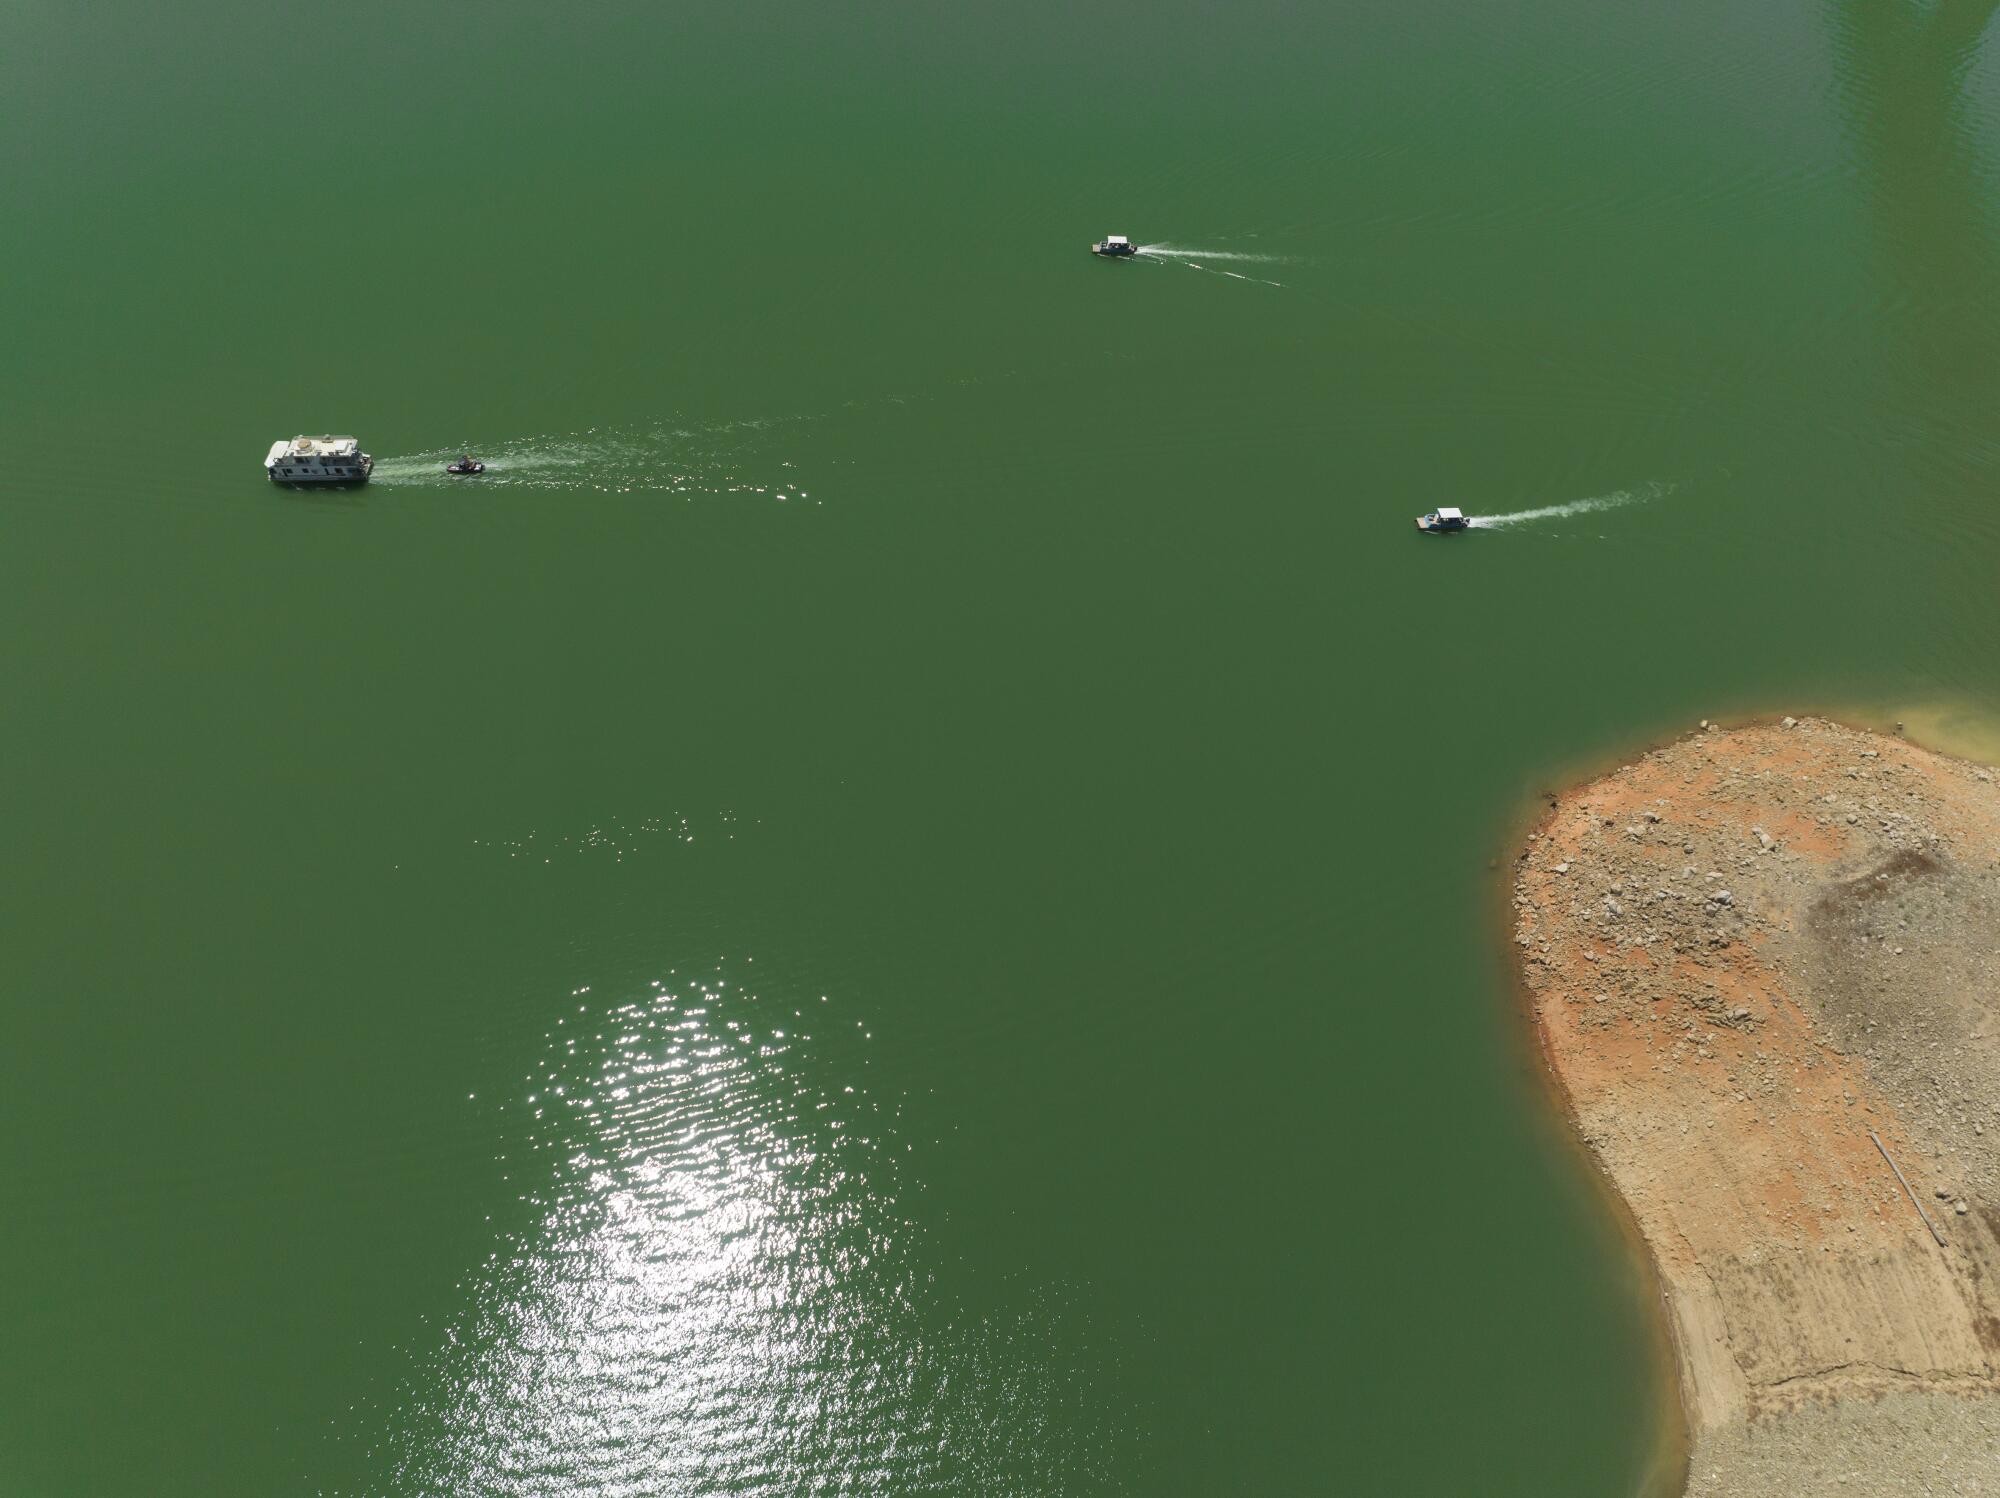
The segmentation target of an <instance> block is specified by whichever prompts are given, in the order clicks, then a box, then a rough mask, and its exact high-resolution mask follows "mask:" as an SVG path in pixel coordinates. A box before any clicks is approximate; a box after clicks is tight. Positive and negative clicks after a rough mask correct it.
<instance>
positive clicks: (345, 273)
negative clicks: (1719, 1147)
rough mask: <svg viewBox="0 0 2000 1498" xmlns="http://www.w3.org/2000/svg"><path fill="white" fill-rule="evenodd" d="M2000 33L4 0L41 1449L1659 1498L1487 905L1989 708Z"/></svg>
mask: <svg viewBox="0 0 2000 1498" xmlns="http://www.w3.org/2000/svg"><path fill="white" fill-rule="evenodd" d="M1993 9H1994V5H1993V3H1992V0H1982V3H1978V4H1958V3H1953V0H1934V3H1932V4H1931V5H1929V6H1928V7H1925V6H1917V5H1909V4H1901V3H1897V4H1888V3H1873V0H1821V3H1816V4H1778V5H1769V6H1761V7H1747V8H1746V7H1744V6H1741V5H1733V4H1724V3H1721V0H1695V3H1694V4H1692V5H1683V6H1673V7H1660V6H1645V5H1637V4H1622V5H1613V6H1609V7H1607V6H1605V5H1602V4H1585V3H1583V0H1547V3H1537V4H1531V5H1528V6H1524V7H1512V8H1500V9H1496V8H1494V7H1492V6H1490V5H1475V4H1451V3H1446V4H1430V5H1415V6H1412V5H1409V4H1391V3H1387V0H1380V3H1377V0H1361V3H1359V4H1354V5H1343V6H1338V7H1335V6H1325V7H1320V8H1318V9H1316V10H1315V9H1310V8H1308V9H1304V10H1302V9H1301V8H1299V7H1298V6H1295V5H1278V4H1270V3H1265V0H1250V3H1247V4H1236V5H1226V6H1225V5H1219V4H1218V5H1170V6H1165V7H1162V6H1159V5H1146V6H1141V5H1136V4H1130V3H1122V0H1113V3H1111V4H1108V5H1094V6H1089V7H1076V6H1072V5H1058V4H1052V3H1045V0H1027V3H1015V4H1009V5H1005V6H1000V5H986V6H974V7H971V8H967V7H962V6H961V7H945V8H938V7H934V6H918V5H914V4H900V3H893V0H892V3H876V4H868V5H863V6H860V7H831V8H829V7H826V6H814V5H805V4H799V3H795V0H748V3H743V4H733V5H728V6H723V5H702V4H696V5H660V4H638V3H610V4H604V5H595V6H589V7H580V8H578V7H572V8H568V9H564V8H551V7H548V6H542V5H532V6H531V5H525V4H518V3H513V0H500V3H496V4H493V5H489V6H486V7H483V8H481V9H479V10H477V11H472V10H465V9H459V8H454V9H449V10H447V9H445V8H442V7H409V6H402V5H388V4H370V3H360V4H349V5H336V6H332V7H315V8H310V9H305V8H299V7H287V6H279V7H271V6H251V5H248V4H232V3H228V0H202V3H198V4H197V5H196V6H194V7H192V8H188V7H164V8H161V7H150V8H149V7H139V6H134V5H111V6H95V7H90V6H86V7H76V6H61V5H56V4H53V3H50V0H25V3H18V4H16V5H14V6H12V7H9V8H8V9H7V11H6V13H5V14H4V16H0V97H4V98H5V99H6V101H7V103H6V106H5V128H4V130H0V185H4V188H5V192H6V198H7V203H8V208H7V211H6V213H5V214H4V216H0V265H4V268H5V270H6V273H7V274H6V281H7V286H8V292H9V295H8V296H7V299H6V311H5V320H4V324H0V333H4V336H3V337H0V441H4V442H5V445H6V453H7V457H6V461H5V465H4V469H3V470H0V472H4V478H0V516H4V520H5V525H6V530H7V537H6V544H5V545H4V546H3V547H0V609H4V611H5V623H6V626H7V637H8V639H9V641H10V646H11V648H9V649H8V650H7V651H5V652H4V654H0V687H4V691H5V701H6V703H7V708H8V710H7V712H6V714H5V718H4V728H0V734H4V747H5V750H6V760H7V763H8V766H9V769H10V772H11V773H10V774H9V776H8V779H7V791H6V805H5V813H6V826H7V829H8V833H9V837H8V850H9V857H8V859H7V871H8V872H7V880H8V884H7V889H6V898H5V900H4V903H0V954H4V955H0V976H4V1004H0V1025H4V1030H0V1068H4V1071H0V1201H4V1203H5V1209H6V1210H5V1220H6V1231H5V1232H4V1234H0V1328H4V1336H3V1337H0V1345H4V1347H5V1352H4V1355H0V1488H4V1489H5V1490H6V1491H7V1492H8V1493H18V1494H25V1495H30V1498H69V1495H79V1498H81V1495H91V1498H97V1495H104V1494H119V1493H146V1494H155V1495H204V1498H208V1495H216V1494H244V1495H273V1494H299V1495H306V1494H366V1495H403V1494H495V1495H522V1498H525V1495H555V1494H599V1493H604V1494H631V1495H640V1494H660V1493H676V1494H679V1493H687V1494H706V1493H797V1492H823V1493H843V1492H854V1493H859V1492H870V1493H879V1492H951V1493H968V1492H986V1493H1022V1494H1039V1493H1057V1492H1065V1493H1098V1492H1121V1491H1122V1492H1132V1493H1147V1494H1153V1493H1187V1494H1217V1493H1394V1494H1403V1495H1410V1494H1439V1495H1460V1494H1465V1493H1470V1492H1478V1493H1482V1494H1521V1495H1535V1498H1551V1495H1591V1498H1597V1495H1604V1494H1620V1493H1631V1492H1634V1491H1637V1490H1638V1489H1639V1488H1640V1487H1641V1485H1642V1484H1643V1482H1644V1480H1645V1473H1646V1471H1647V1468H1648V1464H1649V1462H1650V1461H1651V1460H1652V1458H1653V1455H1654V1452H1655V1449H1656V1444H1657V1442H1658V1439H1659V1437H1660V1433H1661V1431H1660V1425H1661V1422H1660V1420H1659V1418H1658V1413H1657V1412H1658V1410H1659V1409H1660V1401H1661V1396H1662V1392H1663V1391H1662V1389H1661V1387H1660V1384H1659V1381H1658V1377H1657V1373H1656V1367H1655V1364H1654V1363H1653V1361H1652V1360H1651V1342H1650V1333H1649V1330H1648V1322H1647V1318H1646V1307H1645V1299H1644V1297H1645V1293H1646V1292H1645V1289H1644V1286H1643V1284H1642V1283H1640V1281H1639V1278H1638V1276H1637V1274H1636V1273H1635V1271H1634V1269H1633V1268H1632V1266H1631V1264H1630V1261H1629V1258H1628V1256H1627V1255H1626V1254H1625V1252H1624V1250H1623V1248H1622V1246H1621V1244H1620V1241H1619V1238H1618V1236H1617V1233H1616V1231H1615V1229H1614V1227H1613V1226H1612V1223H1611V1220H1610V1219H1609V1217H1608V1216H1607V1214H1606V1213H1605V1212H1604V1211H1603V1210H1602V1203H1601V1202H1600V1200H1599V1199H1598V1197H1597V1196H1596V1195H1595V1193H1594V1189H1593V1188H1592V1186H1591V1185H1590V1183H1589V1181H1588V1179H1587V1178H1586V1177H1585V1176H1584V1175H1583V1173H1582V1172H1580V1171H1579V1170H1578V1169H1577V1164H1576V1160H1575V1159H1574V1157H1573V1156H1572V1155H1570V1154H1568V1153H1566V1152H1565V1151H1563V1150H1562V1149H1561V1148H1559V1147H1558V1139H1559V1136H1558V1134H1557V1133H1556V1132H1555V1131H1554V1130H1553V1129H1551V1128H1550V1127H1549V1125H1548V1122H1547V1120H1546V1118H1545V1117H1544V1116H1543V1115H1542V1114H1541V1113H1540V1111H1539V1109H1538V1104H1539V1097H1538V1094H1537V1092H1536V1090H1535V1088H1534V1086H1533V1084H1532V1079H1531V1077H1530V1076H1529V1075H1528V1074H1527V1073H1526V1072H1525V1071H1524V1069H1523V1068H1522V1066H1521V1057H1522V1051H1521V1048H1520V1046H1519V1045H1518V1043H1517V1041H1516V1039H1515V1038H1514V1036H1513V1034H1512V1030H1511V1011H1510V1007H1509V1005H1510V988H1509V977H1508V973H1507V969H1506V967H1505V964H1504V962H1503V961H1502V959H1501V955H1500V954H1501V944H1500V942H1499V940H1498V934H1497V931H1496V922H1495V910H1496V907H1497V895H1496V890H1495V887H1494V881H1495V880H1496V879H1497V878H1498V877H1499V876H1498V875H1496V874H1495V873H1494V872H1492V871H1490V869H1489V863H1488V860H1489V859H1490V858H1492V857H1493V856H1494V855H1496V854H1497V853H1500V852H1502V851H1503V844H1504V840H1505V838H1506V837H1507V835H1508V830H1509V828H1510V826H1512V825H1514V821H1515V819H1516V818H1517V817H1518V815H1519V813H1520V810H1521V808H1522V807H1523V806H1524V805H1526V804H1527V803H1528V801H1529V799H1530V798H1531V797H1532V795H1533V793H1534V792H1535V791H1536V790H1537V789H1539V788H1540V787H1542V786H1544V785H1547V784H1549V783H1551V781H1552V780H1553V779H1556V778H1559V777H1561V776H1563V775H1564V774H1567V773H1569V772H1570V771H1571V770H1573V769H1574V768H1576V767H1578V766H1582V765H1586V764H1590V763H1594V762H1599V761H1601V760H1602V759H1603V758H1604V757H1606V756H1610V755H1614V754H1617V753H1620V752H1623V751H1625V750H1627V749H1629V748H1630V747H1632V746H1634V745H1635V744H1638V743H1640V742H1643V741H1644V740H1645V739H1647V738H1648V737H1650V736H1653V735H1655V734H1658V733H1661V732H1665V731H1672V730H1675V729H1678V728H1680V727H1682V726H1685V725H1687V724H1689V723H1691V722H1692V721H1693V720H1694V719H1696V718H1698V717H1703V716H1713V715H1721V714H1727V713H1731V712H1737V711H1750V710H1762V709H1775V710H1779V711H1799V710H1802V709H1805V708H1810V707H1829V706H1831V707H1847V708H1849V709H1851V710H1856V711H1860V710H1862V709H1864V708H1865V709H1866V710H1868V711H1877V712H1880V713H1881V714H1882V715H1884V716H1890V715H1899V716H1900V715H1911V716H1913V715H1914V714H1915V713H1916V712H1917V711H1919V710H1922V711H1926V712H1942V713H1950V714H1955V715H1959V716H1960V717H1965V716H1967V715H1970V716H1972V717H1977V716H1978V715H1980V714H1983V713H1985V712H1986V711H1987V710H1988V709H1989V708H1991V707H1993V706H1994V705H1995V704H1996V702H2000V652H1996V650H1995V645H1996V643H2000V642H1996V639H1995V623H1994V612H1993V584H1994V579H1995V577H1996V571H1997V570H2000V520H1996V515H1995V509H1994V504H1993V486H1994V479H1995V476H1996V475H1995V469H1996V466H1997V465H2000V390H1996V385H2000V271H1996V264H2000V262H1996V259H1995V255H1994V245H1993V228H1994V225H1993V207H1994V202H1993V187H1994V178H1993V167H1994V162H1995V161H1996V159H2000V157H1996V155H1995V150H1996V147H2000V141H1996V139H1995V136H1996V127H1997V126H2000V121H1996V115H1995V103H1996V98H2000V93H1996V90H2000V75H1996V72H1995V68H1996V64H1995V62H1994V60H1993V58H1992V55H1991V53H1990V52H1989V51H1983V50H1982V42H1983V34H1984V32H1985V29H1986V26H1987V21H1988V17H1989V15H1990V13H1991V12H1992V10H1993ZM1106 232H1124V233H1129V234H1130V235H1132V236H1133V237H1134V238H1135V239H1137V240H1139V241H1141V242H1142V243H1146V244H1149V245H1155V246H1161V245H1164V246H1172V247H1175V248H1173V249H1170V250H1159V251H1156V252H1154V253H1151V254H1148V255H1146V256H1142V257H1140V258H1139V259H1138V260H1137V261H1135V262H1133V263H1127V264H1108V263H1103V262H1098V261H1094V260H1092V259H1090V258H1089V257H1088V256H1086V255H1085V254H1084V253H1083V249H1084V246H1085V244H1086V243H1087V242H1088V241H1089V240H1091V239H1093V238H1096V237H1098V236H1100V235H1102V234H1104V233H1106ZM300 431H306V432H318V431H337V432H349V431H351V432H355V433H357V434H359V435H360V436H361V437H362V438H363V440H364V444H365V445H366V446H367V447H368V448H369V449H370V450H372V451H373V452H374V453H375V454H376V455H377V459H378V464H379V467H378V474H377V481H376V482H375V483H374V484H373V485H372V486H370V487H369V488H368V489H367V490H366V491H364V492H360V493H356V494H344V495H335V494H328V495H317V496H299V495H286V494H282V493H279V492H277V491H274V490H272V489H271V488H270V487H269V486H268V485H266V484H265V482H264V480H263V478H262V474H261V471H260V468H259V466H258V464H259V460H260V458H261V456H262V454H263V452H264V449H265V448H266V446H267V445H268V444H269V443H270V442H271V441H272V440H273V439H274V438H276V437H280V436H288V435H290V434H292V433H295V432H300ZM465 450H471V451H474V452H477V453H479V454H480V455H482V456H484V457H486V458H487V459H488V460H489V461H490V462H491V464H492V471H491V473H489V475H488V476H487V477H486V478H485V479H483V480H480V481H477V482H473V483H450V482H447V481H445V480H444V479H443V478H442V476H441V475H440V474H439V473H438V472H437V469H438V467H439V465H440V464H441V463H442V462H443V461H444V460H445V459H446V458H448V457H450V456H455V455H456V454H457V453H459V452H461V451H465ZM1589 501H1595V502H1596V503H1586V502H1589ZM1438 503H1447V504H1451V503H1456V504H1459V505H1461V506H1462V507H1463V508H1465V509H1466V510H1467V511H1469V512H1471V513H1473V514H1475V515H1478V516H1482V517H1495V516H1500V515H1505V514H1509V513H1515V512H1522V511H1529V512H1537V511H1539V512H1551V513H1541V514H1538V515H1534V516H1532V517H1531V518H1528V519H1524V520H1519V521H1516V522H1513V523H1508V524H1495V525H1491V526H1489V527H1486V528H1484V529H1482V530H1480V531H1478V532H1475V533H1474V534H1473V535H1471V536H1468V537H1463V538H1458V539H1456V540H1453V541H1433V540H1427V539H1422V538H1419V537H1417V536H1416V535H1414V534H1413V532H1412V530H1411V528H1410V517H1411V516H1413V515H1414V514H1416V513H1417V512H1419V511H1420V510H1423V509H1428V508H1430V507H1432V506H1434V505H1436V504H1438Z"/></svg>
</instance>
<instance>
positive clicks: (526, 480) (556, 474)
mask: <svg viewBox="0 0 2000 1498" xmlns="http://www.w3.org/2000/svg"><path fill="white" fill-rule="evenodd" d="M810 419H812V418H810V417H781V418H775V419H771V420H764V421H735V422H722V423H717V424H715V425H713V426H708V427H702V428H693V429H691V428H688V427H682V426H661V427H658V428H653V429H618V428H604V427H592V428H589V429H588V430H585V431H581V432H566V433H559V434H549V435H545V436H538V437H519V438H514V439H511V440H503V441H500V442H497V443H475V444H473V445H472V446H471V447H470V448H469V449H467V448H461V447H442V448H436V449H433V450H428V451H422V452H414V453H401V454H396V455H394V456H390V457H384V458H380V459H378V460H377V461H376V464H375V473H374V481H375V482H376V483H377V484H386V485H416V486H421V487H425V488H435V487H446V488H449V489H451V490H452V491H453V492H464V493H475V494H476V493H478V492H480V491H481V490H485V489H498V488H510V487H513V488H528V489H551V490H572V491H579V492H584V491H594V492H597V493H606V494H648V493H650V494H681V495H687V496H690V497H692V496H694V495H698V494H753V495H768V496H770V497H772V498H774V499H781V500H792V499H799V500H805V501H806V502H808V503H811V502H812V501H811V499H810V497H809V495H808V494H807V492H806V491H805V490H804V489H803V488H801V487H800V486H799V484H798V483H796V482H795V481H793V478H792V475H791V474H789V473H786V472H784V471H783V470H787V469H790V468H791V467H792V466H793V465H792V464H791V463H790V462H787V461H784V460H783V459H782V458H781V456H780V451H781V450H777V449H776V443H775V442H774V440H773V438H774V437H775V435H776V434H777V433H778V432H779V431H780V430H782V429H783V428H785V427H788V426H791V425H794V424H796V423H797V422H800V421H805V420H810ZM461 451H471V452H472V453H473V455H474V456H475V457H478V458H480V459H481V460H482V461H484V462H485V464H486V472H485V473H484V474H483V475H481V476H480V477H478V478H468V479H454V478H451V477H449V476H448V475H447V474H445V472H444V464H445V463H447V462H449V461H450V460H452V459H454V458H456V457H458V456H459V454H460V453H461Z"/></svg>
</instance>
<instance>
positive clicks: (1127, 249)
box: [1090, 234, 1139, 260]
mask: <svg viewBox="0 0 2000 1498" xmlns="http://www.w3.org/2000/svg"><path fill="white" fill-rule="evenodd" d="M1090 253H1091V254H1093V255H1109V256H1110V257H1111V258H1112V259H1114V260H1115V259H1117V258H1118V257H1119V256H1121V255H1136V254H1138V253H1139V247H1138V246H1137V245H1135V244H1133V243H1132V241H1131V240H1129V239H1127V238H1126V237H1125V236H1124V235H1123V234H1107V235H1105V236H1104V238H1102V239H1100V240H1098V241H1097V243H1096V244H1094V245H1092V246H1091V247H1090Z"/></svg>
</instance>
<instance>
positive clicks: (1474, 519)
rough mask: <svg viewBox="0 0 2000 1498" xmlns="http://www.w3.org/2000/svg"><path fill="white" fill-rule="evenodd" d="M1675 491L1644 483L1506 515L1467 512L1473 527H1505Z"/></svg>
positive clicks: (1619, 507) (1639, 501) (1667, 486)
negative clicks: (1634, 487)
mask: <svg viewBox="0 0 2000 1498" xmlns="http://www.w3.org/2000/svg"><path fill="white" fill-rule="evenodd" d="M1673 492H1674V486H1673V485H1672V484H1657V483H1656V484H1641V485H1640V486H1639V487H1638V488H1636V489H1614V490H1612V491H1611V493H1609V494H1595V495H1592V496H1591V497H1590V498H1589V499H1573V500H1571V501H1570V502H1569V503H1568V504H1563V505H1543V506H1541V507H1540V508H1539V509H1533V510H1515V511H1513V512H1512V513H1511V514H1506V515H1468V516H1467V517H1466V519H1467V520H1469V521H1470V522H1471V525H1472V529H1474V530H1480V531H1491V530H1503V529H1505V528H1506V527H1507V526H1510V525H1524V524H1526V523H1527V522H1528V521H1530V520H1560V519H1563V518H1564V517H1565V516H1569V515H1589V514H1591V513H1593V512H1595V511H1597V510H1622V509H1624V508H1625V506H1627V505H1642V504H1646V503H1648V502H1649V501H1651V500H1655V499H1664V498H1666V496H1668V495H1669V494H1671V493H1673Z"/></svg>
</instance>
